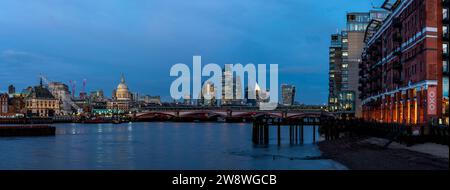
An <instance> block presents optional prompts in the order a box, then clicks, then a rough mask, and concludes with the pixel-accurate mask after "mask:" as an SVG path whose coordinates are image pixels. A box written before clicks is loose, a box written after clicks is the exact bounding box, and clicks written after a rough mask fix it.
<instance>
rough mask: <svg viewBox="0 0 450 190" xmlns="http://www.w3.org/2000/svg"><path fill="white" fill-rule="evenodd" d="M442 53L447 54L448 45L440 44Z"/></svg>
mask: <svg viewBox="0 0 450 190" xmlns="http://www.w3.org/2000/svg"><path fill="white" fill-rule="evenodd" d="M442 53H444V54H448V43H443V44H442Z"/></svg>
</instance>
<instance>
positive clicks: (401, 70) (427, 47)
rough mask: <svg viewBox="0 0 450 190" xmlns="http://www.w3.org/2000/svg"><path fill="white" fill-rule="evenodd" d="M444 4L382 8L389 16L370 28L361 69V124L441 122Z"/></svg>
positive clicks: (428, 0) (396, 1) (403, 2)
mask: <svg viewBox="0 0 450 190" xmlns="http://www.w3.org/2000/svg"><path fill="white" fill-rule="evenodd" d="M442 2H447V3H448V0H447V1H446V0H444V1H443V0H386V1H385V2H384V3H383V5H382V8H383V9H386V10H387V11H389V12H390V15H389V16H388V18H387V19H385V20H384V21H380V20H373V21H371V23H370V24H369V26H368V28H367V31H366V35H365V42H366V47H365V49H364V51H363V54H362V63H361V65H360V68H361V70H360V71H361V72H360V77H361V80H360V85H361V86H360V90H361V96H360V97H361V99H362V108H363V118H364V119H366V120H375V121H380V122H389V123H403V124H425V123H430V122H432V123H437V122H439V121H441V122H442V121H443V120H442V118H443V102H445V98H443V94H445V90H444V89H443V83H444V82H443V81H444V80H445V79H444V78H445V76H444V75H443V70H445V68H444V67H443V65H444V64H445V61H447V63H448V43H447V50H446V48H445V46H446V45H445V42H443V40H442V39H443V38H442V36H443V35H444V34H443V30H442V29H443V28H445V27H444V26H443V23H444V22H445V8H444V9H443V8H442V6H441V5H442ZM442 10H444V11H442ZM447 17H448V15H447ZM443 18H444V19H443ZM447 23H448V18H447ZM446 51H447V57H446V58H445V54H446ZM447 89H448V86H447ZM447 91H448V90H447Z"/></svg>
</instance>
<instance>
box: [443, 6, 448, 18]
mask: <svg viewBox="0 0 450 190" xmlns="http://www.w3.org/2000/svg"><path fill="white" fill-rule="evenodd" d="M442 17H443V18H444V19H448V8H445V9H442Z"/></svg>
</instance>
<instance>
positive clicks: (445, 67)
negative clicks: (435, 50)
mask: <svg viewBox="0 0 450 190" xmlns="http://www.w3.org/2000/svg"><path fill="white" fill-rule="evenodd" d="M442 71H443V72H448V61H447V60H444V61H442Z"/></svg>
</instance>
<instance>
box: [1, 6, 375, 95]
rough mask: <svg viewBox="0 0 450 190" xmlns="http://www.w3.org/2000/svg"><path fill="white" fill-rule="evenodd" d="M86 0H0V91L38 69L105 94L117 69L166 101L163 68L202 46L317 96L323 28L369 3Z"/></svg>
mask: <svg viewBox="0 0 450 190" xmlns="http://www.w3.org/2000/svg"><path fill="white" fill-rule="evenodd" d="M263 3H264V4H263ZM87 4H88V3H87V2H85V1H76V2H75V1H68V2H65V3H64V4H62V3H57V2H54V1H44V2H39V3H36V4H35V3H34V2H29V3H27V4H26V5H27V6H23V3H20V2H15V1H2V2H1V3H0V6H2V7H8V9H5V11H2V12H1V13H0V26H2V28H4V29H5V30H2V31H0V36H1V37H0V66H1V67H3V68H8V69H2V71H0V91H7V87H8V85H10V84H14V85H15V86H16V88H17V89H23V88H26V87H27V86H33V85H34V84H38V82H39V80H38V75H39V74H44V75H46V76H47V77H48V78H49V79H50V80H52V81H60V82H64V83H68V82H69V81H77V82H78V85H79V86H81V83H82V81H83V79H87V91H94V90H97V89H103V90H104V91H105V95H107V96H110V95H111V94H110V91H111V90H112V89H114V87H115V85H116V83H117V82H119V81H120V80H119V79H120V78H119V77H120V74H121V73H124V74H125V75H126V76H128V77H127V78H128V83H129V86H130V88H131V89H132V91H136V92H140V93H141V94H151V95H161V97H162V98H163V99H164V100H169V99H170V98H169V97H170V96H169V85H170V82H171V81H172V80H173V78H171V77H169V68H170V67H171V66H172V65H174V64H176V63H187V64H189V63H191V59H192V56H194V55H202V56H203V57H204V60H205V63H210V62H213V63H217V64H220V65H224V64H234V63H241V64H247V63H254V64H279V65H280V82H282V83H292V84H293V85H295V86H296V87H297V89H298V96H297V99H296V100H297V101H299V102H301V103H306V104H323V103H326V101H327V96H328V92H327V90H326V89H327V85H328V80H327V79H326V78H327V77H326V76H327V73H328V69H327V65H328V58H327V57H326V56H319V55H324V54H326V52H327V51H328V46H329V40H328V38H327V34H329V33H332V32H335V31H336V29H337V28H343V26H345V22H343V21H342V20H344V19H338V21H339V24H338V25H336V22H335V20H336V19H335V18H337V17H340V18H345V12H347V11H355V12H358V11H367V10H369V9H370V8H371V2H370V1H364V2H354V1H350V0H347V1H342V2H340V3H336V2H335V1H334V0H328V1H325V2H324V3H322V4H320V5H319V4H317V3H315V1H301V2H295V1H283V2H278V1H270V2H262V1H247V2H240V1H227V2H206V1H194V2H189V3H186V2H178V5H174V4H173V2H171V3H168V2H163V1H153V2H146V3H143V2H142V3H141V2H138V3H136V2H134V3H133V2H114V1H105V2H103V1H98V2H95V3H92V2H89V7H87ZM169 5H170V6H169ZM31 7H32V8H31ZM231 7H236V8H235V9H231ZM294 7H295V8H294ZM302 7H305V8H302ZM306 7H307V8H306ZM181 8H183V9H181ZM299 8H300V10H299ZM184 9H186V10H184ZM189 10H191V11H189ZM323 10H327V11H323ZM19 12H28V13H30V14H29V15H33V16H28V14H19ZM203 14H208V15H209V16H208V18H205V17H203V16H202V15H203ZM230 15H231V16H230ZM235 17H239V18H241V19H234V18H235ZM261 17H264V18H266V19H261ZM311 17H314V18H315V19H310V18H311ZM331 20H333V22H328V21H331ZM317 21H321V22H320V24H319V22H317ZM272 23H278V24H276V26H275V27H274V26H273V25H271V26H272V27H271V28H270V29H268V28H266V26H268V25H270V24H272ZM327 23H329V24H327ZM188 47H190V48H188ZM311 49H312V50H314V51H311ZM156 71H158V72H156ZM165 71H166V72H165Z"/></svg>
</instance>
